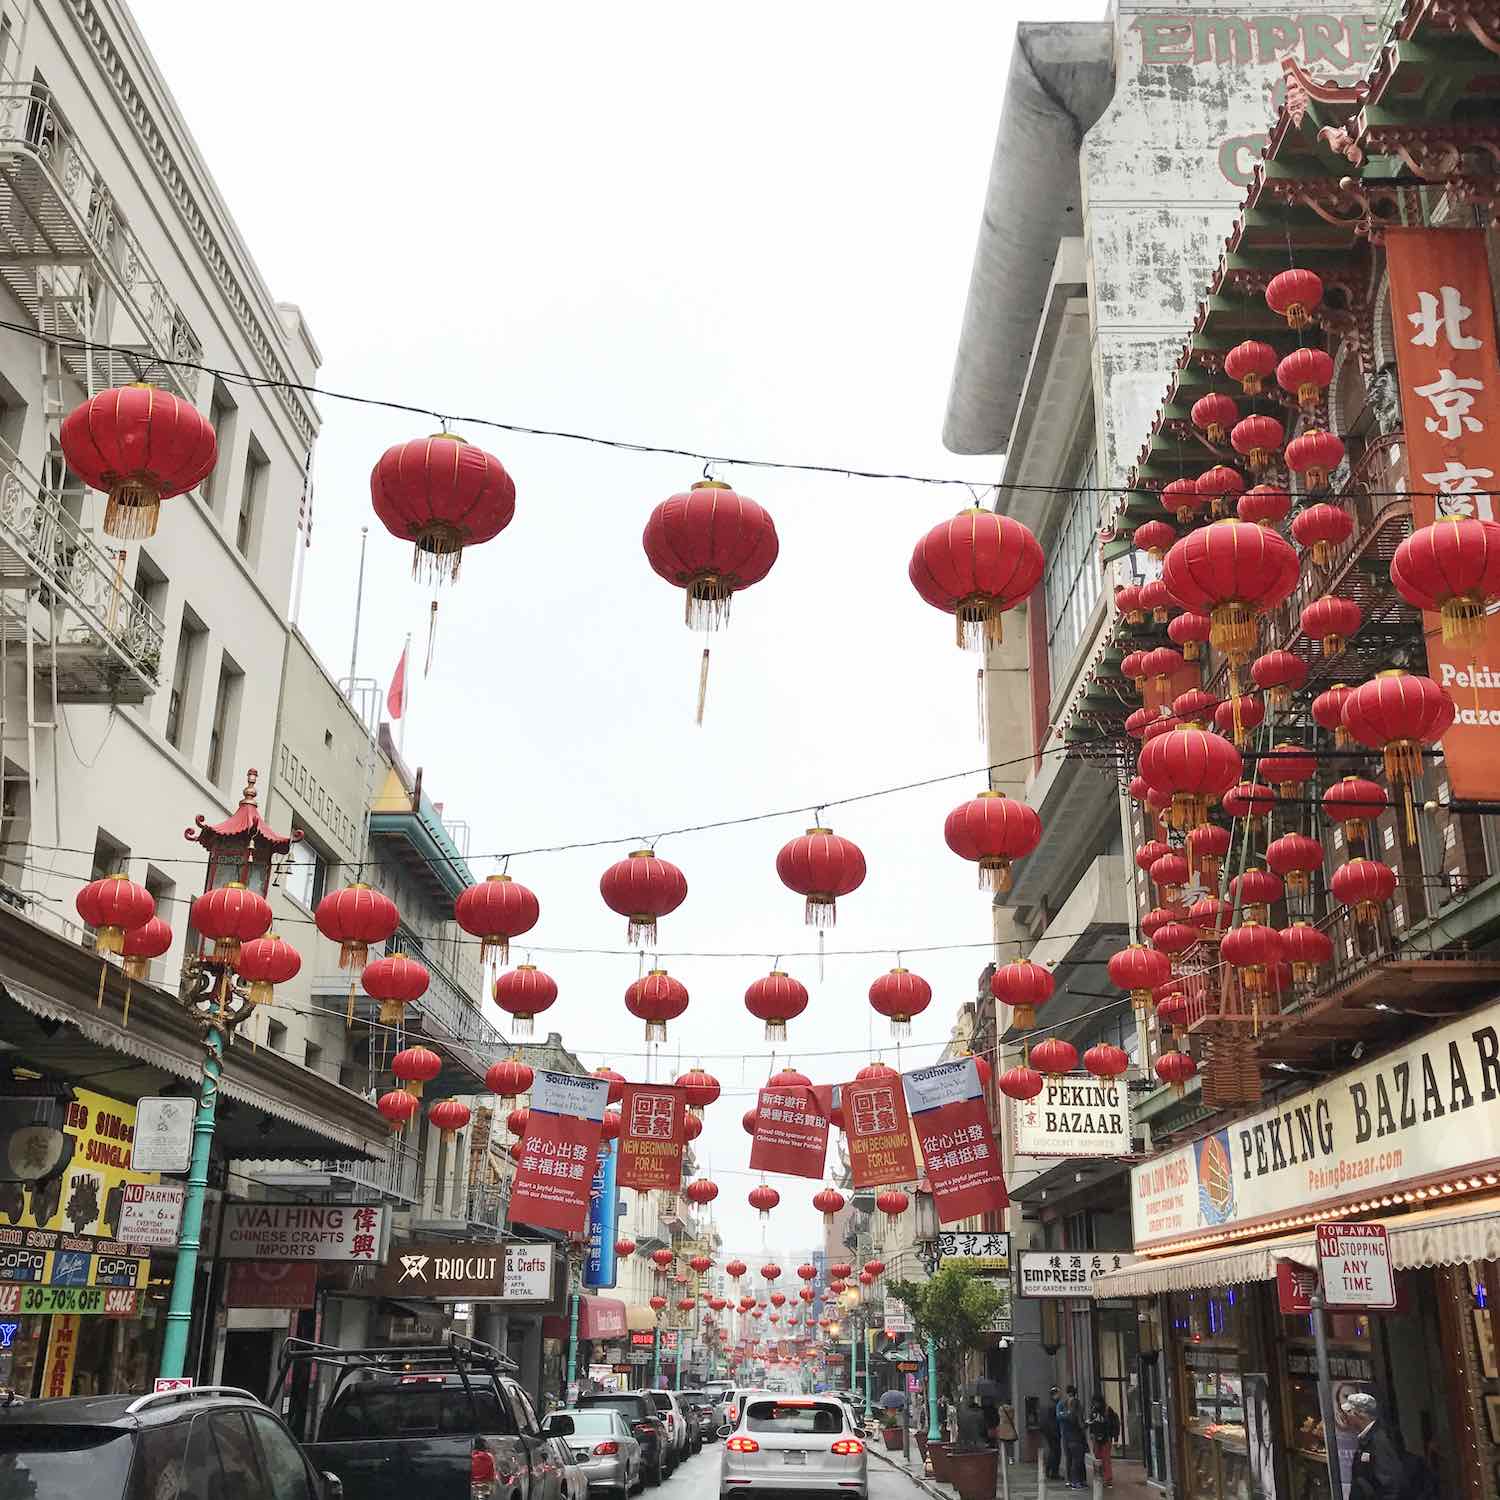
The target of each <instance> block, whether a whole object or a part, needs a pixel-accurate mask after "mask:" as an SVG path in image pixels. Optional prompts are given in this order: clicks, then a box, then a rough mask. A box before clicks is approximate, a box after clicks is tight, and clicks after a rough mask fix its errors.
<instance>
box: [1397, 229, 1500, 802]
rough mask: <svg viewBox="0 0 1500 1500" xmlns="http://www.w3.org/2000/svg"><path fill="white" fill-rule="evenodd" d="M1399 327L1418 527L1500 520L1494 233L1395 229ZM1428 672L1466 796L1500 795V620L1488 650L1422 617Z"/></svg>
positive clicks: (1446, 750) (1454, 773)
mask: <svg viewBox="0 0 1500 1500" xmlns="http://www.w3.org/2000/svg"><path fill="white" fill-rule="evenodd" d="M1385 248H1386V259H1387V264H1388V266H1389V270H1390V278H1391V327H1392V329H1393V331H1394V334H1395V339H1396V372H1397V374H1398V375H1399V377H1400V381H1401V412H1402V420H1403V425H1404V427H1405V432H1406V449H1407V460H1408V478H1407V484H1408V485H1409V487H1410V489H1411V491H1412V502H1411V508H1412V522H1413V524H1414V525H1416V526H1430V525H1432V523H1433V522H1434V520H1437V519H1438V518H1440V517H1443V516H1475V517H1478V518H1479V519H1480V520H1484V521H1494V520H1497V519H1500V516H1497V514H1496V512H1497V510H1500V507H1497V505H1496V492H1497V491H1500V354H1497V351H1496V348H1495V337H1496V335H1495V305H1494V299H1493V297H1492V296H1491V295H1490V270H1489V260H1488V257H1487V256H1486V254H1485V231H1484V230H1482V229H1388V230H1386V231H1385ZM1422 627H1423V632H1424V634H1425V635H1426V637H1427V668H1428V671H1429V673H1430V674H1431V676H1432V677H1433V678H1434V680H1435V681H1436V682H1437V683H1438V684H1439V685H1440V686H1441V687H1443V688H1445V689H1446V690H1447V692H1448V695H1449V696H1450V697H1451V698H1452V699H1453V702H1454V704H1455V706H1456V707H1457V709H1458V717H1457V718H1456V719H1455V720H1454V723H1453V726H1452V728H1450V729H1449V730H1448V732H1447V733H1446V734H1445V735H1444V736H1443V761H1444V765H1445V769H1446V774H1447V777H1448V785H1449V788H1450V789H1451V791H1452V794H1453V796H1455V797H1475V798H1481V799H1488V798H1493V797H1497V796H1500V617H1497V616H1495V615H1489V616H1488V617H1487V618H1486V620H1485V622H1484V639H1483V642H1482V643H1481V644H1480V645H1479V646H1478V648H1477V649H1476V648H1474V647H1470V646H1466V645H1464V644H1462V643H1461V642H1458V641H1454V642H1453V643H1451V644H1449V643H1446V642H1444V640H1443V634H1442V627H1441V623H1440V621H1439V620H1438V617H1437V616H1436V615H1435V614H1431V613H1427V614H1424V615H1423V616H1422Z"/></svg>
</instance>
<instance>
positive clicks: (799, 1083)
mask: <svg viewBox="0 0 1500 1500" xmlns="http://www.w3.org/2000/svg"><path fill="white" fill-rule="evenodd" d="M811 1083H812V1079H811V1078H809V1077H808V1076H807V1074H806V1073H800V1072H798V1071H797V1069H796V1068H778V1069H777V1070H776V1071H775V1072H774V1073H772V1074H771V1076H770V1077H769V1078H768V1079H766V1087H767V1088H773V1089H794V1088H806V1087H808V1085H809V1084H811Z"/></svg>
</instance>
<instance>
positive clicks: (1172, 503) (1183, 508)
mask: <svg viewBox="0 0 1500 1500" xmlns="http://www.w3.org/2000/svg"><path fill="white" fill-rule="evenodd" d="M1161 503H1162V506H1163V508H1164V509H1166V510H1168V511H1170V512H1171V513H1172V514H1173V515H1174V516H1176V517H1177V519H1178V521H1179V522H1181V523H1182V525H1184V526H1186V525H1187V523H1188V522H1189V521H1191V520H1192V519H1193V517H1194V515H1196V514H1197V512H1198V510H1199V509H1200V508H1201V507H1202V505H1203V496H1202V495H1200V494H1199V493H1198V482H1197V481H1196V480H1194V479H1186V478H1184V479H1174V480H1173V481H1172V482H1171V483H1170V484H1168V485H1165V486H1164V487H1163V488H1162V492H1161ZM1122 613H1123V610H1122ZM1127 619H1130V623H1131V624H1132V625H1139V624H1140V623H1141V621H1140V608H1139V606H1137V607H1136V610H1135V611H1134V618H1131V617H1130V616H1129V615H1127Z"/></svg>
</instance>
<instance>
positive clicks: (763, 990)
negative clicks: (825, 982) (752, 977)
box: [745, 969, 807, 1042]
mask: <svg viewBox="0 0 1500 1500" xmlns="http://www.w3.org/2000/svg"><path fill="white" fill-rule="evenodd" d="M745 1009H746V1010H748V1011H749V1012H750V1014H751V1015H752V1016H754V1017H755V1019H756V1020H757V1021H764V1022H765V1023H766V1030H765V1039H766V1040H767V1041H768V1042H781V1041H785V1040H786V1023H787V1022H788V1021H790V1020H791V1019H792V1018H793V1017H794V1016H800V1015H801V1014H802V1012H803V1011H805V1010H806V1009H807V986H806V985H805V984H803V983H802V982H801V980H798V979H793V978H792V977H791V975H789V974H786V973H784V972H783V971H782V970H780V969H772V970H771V972H770V973H769V974H767V975H766V977H765V978H764V979H757V980H756V981H755V983H754V984H752V985H751V986H750V988H749V989H747V990H746V991H745Z"/></svg>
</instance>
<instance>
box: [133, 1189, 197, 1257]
mask: <svg viewBox="0 0 1500 1500" xmlns="http://www.w3.org/2000/svg"><path fill="white" fill-rule="evenodd" d="M186 1195H187V1189H186V1188H185V1187H183V1185H182V1184H181V1183H180V1182H158V1183H149V1182H131V1183H127V1184H126V1186H125V1195H124V1197H123V1199H122V1200H121V1202H120V1238H121V1239H122V1240H129V1241H130V1243H131V1244H133V1245H154V1246H159V1247H161V1248H164V1249H170V1248H171V1247H172V1246H174V1245H175V1244H176V1243H177V1230H178V1227H179V1226H180V1225H181V1223H182V1204H183V1199H184V1198H185V1197H186Z"/></svg>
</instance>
